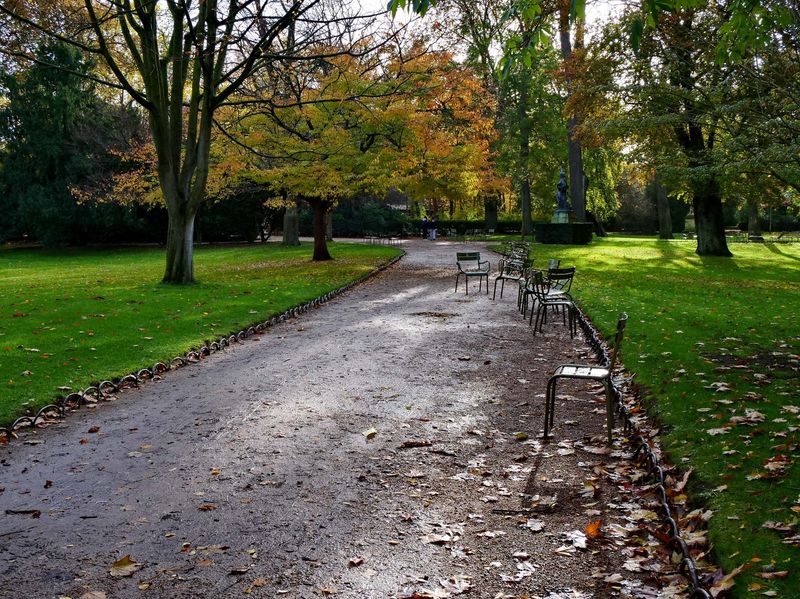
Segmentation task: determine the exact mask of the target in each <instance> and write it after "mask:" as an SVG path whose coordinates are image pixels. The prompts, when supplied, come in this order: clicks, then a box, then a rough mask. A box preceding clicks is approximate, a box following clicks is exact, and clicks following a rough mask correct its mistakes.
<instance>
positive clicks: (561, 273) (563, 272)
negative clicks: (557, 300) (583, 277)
mask: <svg viewBox="0 0 800 599" xmlns="http://www.w3.org/2000/svg"><path fill="white" fill-rule="evenodd" d="M574 277H575V267H574V266H572V267H570V268H551V269H549V270H548V271H547V282H548V283H550V288H551V289H554V290H556V291H564V292H567V293H569V290H570V288H571V287H572V279H573V278H574Z"/></svg>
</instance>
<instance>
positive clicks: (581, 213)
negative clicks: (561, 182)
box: [567, 116, 586, 222]
mask: <svg viewBox="0 0 800 599" xmlns="http://www.w3.org/2000/svg"><path fill="white" fill-rule="evenodd" d="M577 126H578V119H577V118H576V117H574V116H573V117H572V118H570V119H569V125H568V129H567V146H568V148H569V195H570V200H571V203H572V211H573V212H574V213H575V220H577V221H579V222H585V221H586V201H585V199H584V198H585V196H584V193H583V151H582V149H581V143H580V142H579V141H578V140H577V139H576V136H575V128H576V127H577Z"/></svg>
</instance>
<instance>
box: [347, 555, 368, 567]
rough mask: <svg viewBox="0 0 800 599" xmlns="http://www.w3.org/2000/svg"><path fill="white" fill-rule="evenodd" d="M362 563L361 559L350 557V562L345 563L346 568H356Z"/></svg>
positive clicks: (362, 559)
mask: <svg viewBox="0 0 800 599" xmlns="http://www.w3.org/2000/svg"><path fill="white" fill-rule="evenodd" d="M363 563H364V558H363V557H351V558H350V560H349V561H348V562H347V567H348V568H357V567H358V566H360V565H361V564H363Z"/></svg>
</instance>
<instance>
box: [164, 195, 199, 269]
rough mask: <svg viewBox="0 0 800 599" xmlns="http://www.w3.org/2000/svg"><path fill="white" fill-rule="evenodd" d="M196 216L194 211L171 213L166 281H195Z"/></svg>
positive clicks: (168, 230)
mask: <svg viewBox="0 0 800 599" xmlns="http://www.w3.org/2000/svg"><path fill="white" fill-rule="evenodd" d="M194 217H195V213H194V212H191V213H187V212H184V211H177V210H173V211H171V212H170V213H169V227H168V229H167V266H166V269H165V270H164V278H163V279H162V282H164V283H192V282H194V260H193V258H194Z"/></svg>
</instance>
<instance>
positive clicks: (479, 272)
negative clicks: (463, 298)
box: [456, 252, 490, 295]
mask: <svg viewBox="0 0 800 599" xmlns="http://www.w3.org/2000/svg"><path fill="white" fill-rule="evenodd" d="M456 266H457V267H458V273H456V291H458V281H459V280H460V279H461V275H464V287H465V288H466V292H467V295H469V279H470V277H478V291H480V290H481V289H482V286H483V279H486V293H487V295H488V293H489V269H490V264H489V261H488V260H481V253H480V252H456Z"/></svg>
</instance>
